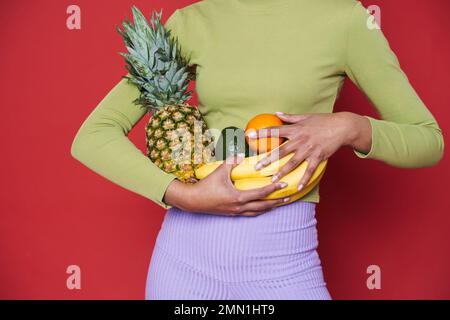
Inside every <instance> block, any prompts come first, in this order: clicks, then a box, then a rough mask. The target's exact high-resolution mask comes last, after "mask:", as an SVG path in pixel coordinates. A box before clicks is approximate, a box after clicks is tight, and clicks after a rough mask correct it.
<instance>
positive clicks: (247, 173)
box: [195, 150, 327, 204]
mask: <svg viewBox="0 0 450 320" xmlns="http://www.w3.org/2000/svg"><path fill="white" fill-rule="evenodd" d="M272 152H274V151H273V150H272ZM267 155H268V153H262V154H259V155H255V156H252V157H247V158H245V159H243V160H242V162H241V163H239V164H238V165H237V166H236V167H234V168H233V170H232V171H231V180H232V181H233V183H234V186H235V187H236V188H237V189H238V190H249V189H255V188H261V187H264V186H267V185H269V184H271V183H272V180H271V177H272V176H273V175H274V174H276V173H277V172H278V171H279V170H280V168H281V167H282V166H284V165H285V164H286V163H287V162H288V161H289V159H290V158H291V157H292V156H293V155H294V154H293V153H291V154H288V155H287V156H285V157H283V158H281V159H279V160H277V161H275V162H272V163H271V164H269V165H268V166H266V167H264V168H262V169H261V170H255V164H256V163H257V162H258V161H259V160H260V159H262V158H264V157H265V156H267ZM223 161H224V160H220V161H215V162H210V163H206V164H204V165H202V166H200V167H199V168H197V169H196V170H195V176H196V178H197V179H204V178H206V177H207V176H208V175H209V174H211V173H212V172H213V171H214V170H215V169H217V167H219V166H220V165H221V164H222V163H223ZM307 164H308V163H307V161H306V160H305V161H303V162H302V163H301V164H300V165H299V166H298V167H297V168H295V169H294V170H293V171H291V172H289V173H288V174H287V175H285V176H284V177H282V178H281V179H280V180H279V181H280V182H281V181H284V182H286V183H287V184H288V185H287V187H285V188H283V189H280V190H277V191H274V192H272V193H271V194H269V195H268V196H267V197H265V198H264V200H268V199H279V198H284V197H290V200H289V202H287V203H291V202H294V201H297V200H299V199H300V198H302V197H303V196H304V195H306V194H307V193H308V192H309V191H311V190H312V189H313V188H314V187H315V186H316V185H317V184H318V183H319V181H320V179H321V178H322V176H323V174H324V172H325V168H326V165H327V160H324V161H322V162H320V164H319V165H318V166H317V168H316V169H315V171H314V173H313V175H312V177H311V179H310V180H309V182H308V184H307V185H306V186H304V187H303V189H302V190H300V191H298V190H297V188H298V184H299V182H300V180H301V179H302V177H303V175H304V174H305V171H306V168H307ZM287 203H284V204H287Z"/></svg>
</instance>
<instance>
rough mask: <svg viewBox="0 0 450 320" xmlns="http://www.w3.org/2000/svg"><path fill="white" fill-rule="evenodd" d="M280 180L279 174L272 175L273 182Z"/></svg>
mask: <svg viewBox="0 0 450 320" xmlns="http://www.w3.org/2000/svg"><path fill="white" fill-rule="evenodd" d="M277 180H278V175H276V174H275V175H274V176H273V177H272V182H275V181H277Z"/></svg>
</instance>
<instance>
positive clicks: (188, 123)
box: [117, 6, 214, 183]
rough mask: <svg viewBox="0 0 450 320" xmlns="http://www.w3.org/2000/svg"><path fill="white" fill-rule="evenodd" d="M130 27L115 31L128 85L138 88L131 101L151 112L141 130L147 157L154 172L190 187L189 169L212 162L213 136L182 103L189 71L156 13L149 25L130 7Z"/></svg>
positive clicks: (186, 96)
mask: <svg viewBox="0 0 450 320" xmlns="http://www.w3.org/2000/svg"><path fill="white" fill-rule="evenodd" d="M132 12H133V19H134V24H132V23H131V22H130V21H129V20H128V19H127V20H126V22H122V26H123V30H122V29H120V28H119V27H117V31H118V32H119V33H120V35H121V36H122V38H123V40H124V43H125V46H126V48H127V50H128V53H122V52H121V53H120V54H121V55H122V56H123V57H124V58H125V61H126V63H127V65H126V68H127V70H128V72H129V75H130V76H124V78H127V79H128V82H130V83H133V84H135V85H137V86H138V88H139V90H140V97H139V98H138V99H136V100H135V101H134V103H135V104H140V105H143V106H145V107H146V108H148V111H149V113H152V116H151V118H150V121H149V122H148V124H147V126H146V146H147V156H148V157H149V158H150V160H151V161H152V162H153V163H154V164H156V165H157V166H158V167H159V168H160V169H162V170H163V171H165V172H167V173H173V174H174V175H175V176H176V177H177V178H178V179H179V180H180V181H183V182H187V183H191V182H195V181H196V179H195V173H194V170H195V169H196V168H198V167H199V166H200V165H202V164H203V163H206V162H210V161H212V160H213V157H214V152H213V151H212V150H213V136H212V134H210V133H209V131H208V130H207V126H206V122H205V121H204V119H203V117H202V115H201V113H200V112H199V110H198V109H197V108H196V107H194V106H191V105H189V104H187V103H186V101H187V100H189V99H190V98H191V94H192V91H186V90H187V86H188V85H189V82H190V81H191V80H194V79H195V69H193V68H192V67H190V66H189V59H188V58H185V57H183V56H182V54H181V50H180V46H179V44H178V41H177V39H174V38H173V37H171V34H170V31H169V30H166V29H165V28H164V26H163V25H162V24H161V15H162V12H159V13H158V12H155V11H153V12H152V15H151V19H150V23H151V25H149V24H148V23H147V20H146V19H145V17H144V15H143V14H142V13H141V12H140V11H139V9H137V8H136V7H135V6H133V7H132Z"/></svg>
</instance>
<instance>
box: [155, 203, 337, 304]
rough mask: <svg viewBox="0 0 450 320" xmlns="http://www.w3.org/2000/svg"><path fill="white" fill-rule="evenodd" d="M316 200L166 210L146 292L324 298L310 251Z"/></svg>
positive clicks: (179, 296) (186, 296) (160, 296)
mask: <svg viewBox="0 0 450 320" xmlns="http://www.w3.org/2000/svg"><path fill="white" fill-rule="evenodd" d="M315 206H316V204H315V203H312V202H303V201H296V202H294V203H291V204H289V205H285V206H281V207H278V208H275V209H273V210H271V211H269V212H267V213H264V214H262V215H259V216H257V217H243V216H238V217H227V216H218V215H208V214H202V213H192V212H187V211H182V210H180V209H177V208H171V209H169V210H168V211H167V213H166V215H165V217H164V221H163V224H162V226H161V229H160V231H159V234H158V237H157V239H156V244H155V248H154V251H153V254H152V257H151V262H150V266H149V270H148V275H147V284H146V299H148V300H155V299H157V300H252V299H255V300H277V299H286V300H300V299H308V300H312V299H331V297H330V294H329V292H328V290H327V288H326V285H325V282H324V278H323V274H322V267H321V264H320V259H319V256H318V254H317V251H316V249H317V246H318V240H317V229H316V218H315Z"/></svg>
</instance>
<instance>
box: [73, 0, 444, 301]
mask: <svg viewBox="0 0 450 320" xmlns="http://www.w3.org/2000/svg"><path fill="white" fill-rule="evenodd" d="M369 17H370V16H369V15H368V13H367V11H366V10H365V8H364V7H363V6H362V5H361V3H360V2H358V1H355V0H314V1H312V0H205V1H200V2H197V3H195V4H192V5H189V6H187V7H184V8H182V9H178V10H176V11H175V12H174V13H173V14H172V15H171V16H170V18H169V19H168V20H167V22H166V27H167V28H169V29H170V30H171V31H172V35H175V36H176V37H177V38H178V40H179V43H180V45H181V48H182V50H183V53H184V54H186V56H190V61H191V64H192V65H193V66H195V67H196V68H197V71H196V75H197V78H196V89H197V93H198V97H199V108H200V111H201V112H202V113H203V115H204V117H205V119H206V122H207V123H208V126H209V127H210V128H217V129H219V130H220V129H222V128H224V127H227V126H236V127H241V128H243V127H245V124H246V123H247V121H248V120H249V119H250V118H251V117H252V116H254V115H256V114H260V113H274V112H279V113H277V114H278V116H279V117H280V118H281V120H283V121H284V122H286V123H287V125H285V126H282V127H281V128H276V129H279V134H280V135H281V136H283V137H286V138H288V139H289V142H288V143H287V144H286V145H285V147H283V148H282V149H281V152H280V155H279V156H283V155H286V154H288V153H290V152H293V153H294V157H293V158H292V160H291V161H290V162H289V163H288V164H287V165H285V166H284V167H283V168H282V170H281V172H280V174H279V175H278V178H279V177H281V176H283V175H284V174H286V173H287V172H289V171H291V170H293V169H294V168H295V167H296V166H298V165H299V163H301V162H302V161H303V160H307V161H308V164H309V167H308V170H307V174H306V175H305V177H304V178H303V179H302V181H301V182H300V183H299V186H298V188H299V189H301V188H302V186H303V185H305V184H306V183H307V182H308V180H309V178H310V176H311V173H312V172H313V171H314V169H315V167H316V165H317V164H318V163H319V162H320V161H321V160H324V159H328V158H329V157H330V156H331V155H332V154H333V153H334V152H336V150H338V149H339V148H340V147H343V146H347V147H350V148H352V149H353V150H354V152H355V154H356V155H357V156H358V157H360V158H371V159H378V160H380V161H384V162H386V163H389V164H391V165H394V166H398V167H425V166H432V165H435V164H436V163H437V162H438V161H439V160H440V159H441V157H442V153H443V138H442V134H441V130H440V128H439V126H438V124H437V123H436V121H435V119H434V117H433V116H432V114H431V113H430V112H429V111H428V109H427V108H426V106H425V105H424V104H423V102H422V101H421V100H420V98H419V97H418V96H417V94H416V92H415V91H414V89H413V88H412V87H411V85H410V83H409V82H408V79H407V77H406V75H405V74H404V73H403V71H402V70H401V68H400V65H399V62H398V60H397V58H396V56H395V54H394V53H393V52H392V51H391V49H390V47H389V44H388V42H387V41H386V38H385V37H384V35H383V33H382V32H381V30H379V29H376V28H375V29H370V28H368V23H367V22H368V19H369ZM347 76H348V77H349V78H350V79H351V81H352V82H353V83H355V84H356V85H357V86H358V88H359V89H360V90H362V91H363V92H364V93H365V94H366V95H367V97H368V98H369V99H370V101H371V102H372V103H373V105H374V107H375V108H376V109H377V110H378V112H379V113H380V115H381V118H382V119H381V120H378V119H374V118H372V117H368V116H361V115H357V114H354V113H350V112H339V113H332V110H333V104H334V102H335V100H336V97H337V96H338V94H339V91H340V89H341V87H342V84H343V81H344V79H345V77H347ZM138 95H139V92H138V89H137V88H136V87H134V86H132V85H130V84H128V83H127V82H126V80H121V81H120V82H119V83H118V84H117V85H116V86H115V87H114V88H113V89H112V90H111V91H110V92H109V94H108V95H107V96H106V97H105V98H104V99H103V100H102V101H101V103H100V104H99V105H98V106H97V107H96V109H95V110H94V111H93V112H92V114H91V115H90V116H89V117H88V118H87V119H86V121H85V122H84V123H83V125H82V127H81V128H80V130H79V132H78V134H77V135H76V137H75V140H74V142H73V145H72V155H73V156H74V157H75V158H76V159H78V160H79V161H81V162H83V163H84V164H85V165H86V166H88V167H89V168H91V169H92V170H94V171H96V172H98V173H99V174H101V175H103V176H105V177H106V178H108V179H110V180H111V181H113V182H115V183H117V184H119V185H121V186H122V187H124V188H126V189H128V190H131V191H133V192H136V193H138V194H140V195H142V196H145V197H147V198H148V199H150V200H152V201H154V202H156V203H158V204H159V205H161V206H163V207H164V208H168V209H169V210H168V211H167V213H166V216H165V218H164V222H163V225H162V228H161V230H160V232H159V234H158V238H157V242H156V245H155V249H154V252H153V255H152V259H151V264H150V267H149V273H148V278H147V292H146V297H147V299H330V298H331V297H330V294H329V292H328V290H327V288H326V285H325V281H324V278H323V274H322V268H321V264H320V259H319V256H318V254H317V251H316V249H317V246H318V241H317V230H316V220H315V206H316V204H317V203H318V202H319V193H318V187H316V188H314V189H313V191H311V192H310V193H308V195H307V196H305V197H304V198H302V201H296V202H294V203H291V204H288V205H283V206H277V205H279V204H281V202H282V201H286V200H288V199H280V200H269V201H262V200H259V199H261V198H262V197H264V196H265V195H267V194H269V193H271V192H272V191H274V190H275V189H279V188H282V187H285V186H284V185H283V184H282V183H279V182H277V180H276V179H275V181H274V183H273V184H271V185H270V186H268V187H265V188H262V189H256V190H253V191H245V192H243V191H238V190H236V189H235V188H234V187H233V184H232V183H231V181H230V171H231V169H232V168H233V166H235V165H236V163H234V164H229V163H224V164H223V165H222V166H221V167H219V168H218V169H217V170H216V171H215V172H214V173H212V174H211V175H209V176H208V177H207V178H206V179H204V180H202V181H200V182H198V183H196V184H194V185H187V184H183V183H181V182H179V181H177V180H175V178H174V176H173V175H170V174H166V173H164V172H162V171H161V170H159V169H158V168H157V167H156V166H155V165H154V164H153V163H151V162H150V160H149V159H148V158H147V157H146V156H144V155H143V154H142V153H141V152H140V151H139V150H138V149H137V148H136V147H135V146H134V145H133V144H132V143H131V142H130V140H128V138H127V134H128V133H129V131H130V130H131V129H132V128H133V127H134V125H135V124H136V123H137V122H138V121H139V120H140V119H141V118H142V116H143V115H144V114H145V112H146V110H145V109H144V108H140V107H138V106H136V105H134V104H133V103H132V101H133V100H134V99H135V98H136V97H137V96H138ZM280 112H281V113H280ZM272 160H273V159H272V158H271V157H270V156H269V157H268V158H266V159H264V160H263V161H261V163H259V164H258V165H257V168H258V169H259V168H261V167H263V166H265V165H267V164H268V163H270V161H272ZM349 200H350V199H349ZM275 206H277V207H275Z"/></svg>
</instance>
